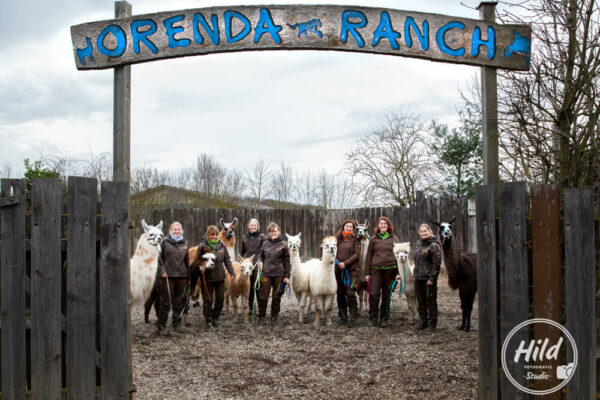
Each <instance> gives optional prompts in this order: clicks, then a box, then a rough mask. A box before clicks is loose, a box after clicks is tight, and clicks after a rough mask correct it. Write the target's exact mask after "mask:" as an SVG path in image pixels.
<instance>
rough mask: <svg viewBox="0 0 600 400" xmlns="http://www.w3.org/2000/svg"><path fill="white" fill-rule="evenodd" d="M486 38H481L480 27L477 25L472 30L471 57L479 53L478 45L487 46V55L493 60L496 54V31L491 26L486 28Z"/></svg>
mask: <svg viewBox="0 0 600 400" xmlns="http://www.w3.org/2000/svg"><path fill="white" fill-rule="evenodd" d="M487 36H488V40H482V39H481V29H479V27H478V26H476V27H475V29H474V30H473V41H472V42H471V55H472V56H473V57H475V56H477V55H479V46H486V47H487V56H488V58H489V59H490V60H493V59H494V57H495V56H496V31H495V30H494V28H493V27H491V26H488V28H487Z"/></svg>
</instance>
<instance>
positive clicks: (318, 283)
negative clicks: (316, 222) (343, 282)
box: [310, 236, 337, 327]
mask: <svg viewBox="0 0 600 400" xmlns="http://www.w3.org/2000/svg"><path fill="white" fill-rule="evenodd" d="M321 247H322V248H323V258H322V259H321V262H320V263H319V265H317V267H316V268H315V269H314V270H313V271H311V273H310V297H311V298H312V299H313V300H314V301H315V312H316V317H315V327H317V326H319V322H320V321H321V316H324V317H325V321H326V322H327V325H331V308H332V306H333V299H334V298H335V295H336V293H337V282H336V280H335V273H334V268H335V256H336V255H337V239H336V238H335V237H333V236H328V237H326V238H325V239H323V242H322V243H321Z"/></svg>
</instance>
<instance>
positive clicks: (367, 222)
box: [365, 219, 369, 228]
mask: <svg viewBox="0 0 600 400" xmlns="http://www.w3.org/2000/svg"><path fill="white" fill-rule="evenodd" d="M368 227H369V220H368V219H365V228H368Z"/></svg>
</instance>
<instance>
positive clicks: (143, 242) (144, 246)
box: [134, 233, 159, 258]
mask: <svg viewBox="0 0 600 400" xmlns="http://www.w3.org/2000/svg"><path fill="white" fill-rule="evenodd" d="M158 251H159V246H152V245H151V244H150V242H149V241H148V237H147V236H146V234H145V233H143V234H142V236H140V239H139V240H138V243H137V246H136V248H135V253H134V255H135V256H138V257H148V256H150V257H156V258H157V257H158Z"/></svg>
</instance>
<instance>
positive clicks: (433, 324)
mask: <svg viewBox="0 0 600 400" xmlns="http://www.w3.org/2000/svg"><path fill="white" fill-rule="evenodd" d="M436 326H437V321H436V320H431V321H429V324H428V325H427V329H425V330H426V331H427V332H435V328H436Z"/></svg>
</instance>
